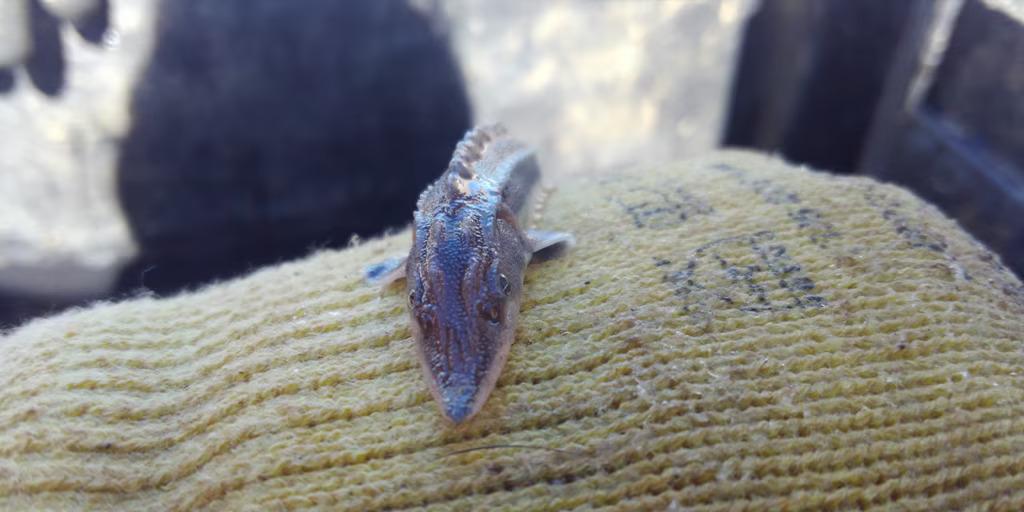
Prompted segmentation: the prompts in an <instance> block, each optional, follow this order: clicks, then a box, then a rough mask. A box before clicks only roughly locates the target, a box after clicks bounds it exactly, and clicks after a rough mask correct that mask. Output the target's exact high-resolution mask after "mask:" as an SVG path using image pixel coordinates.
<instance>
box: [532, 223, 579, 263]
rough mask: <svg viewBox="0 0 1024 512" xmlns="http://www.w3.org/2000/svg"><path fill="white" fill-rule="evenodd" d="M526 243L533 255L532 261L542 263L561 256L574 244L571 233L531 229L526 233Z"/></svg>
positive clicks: (574, 240) (574, 239)
mask: <svg viewBox="0 0 1024 512" xmlns="http://www.w3.org/2000/svg"><path fill="white" fill-rule="evenodd" d="M526 241H527V243H528V244H529V246H530V252H532V253H533V257H532V260H533V261H544V260H549V259H551V258H557V257H558V256H561V255H562V253H563V252H565V251H566V250H568V249H569V248H571V247H572V246H573V245H575V244H576V238H574V237H573V236H572V234H571V233H562V232H558V231H544V230H540V229H531V230H528V231H527V232H526Z"/></svg>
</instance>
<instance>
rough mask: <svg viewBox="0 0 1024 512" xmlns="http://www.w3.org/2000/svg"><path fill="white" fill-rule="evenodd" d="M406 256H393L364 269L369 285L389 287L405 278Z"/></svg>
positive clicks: (364, 275)
mask: <svg viewBox="0 0 1024 512" xmlns="http://www.w3.org/2000/svg"><path fill="white" fill-rule="evenodd" d="M405 259H406V256H393V257H391V258H388V259H386V260H384V261H381V262H377V263H374V264H372V265H368V266H367V267H366V268H365V269H363V277H364V278H365V279H366V282H367V283H370V284H379V285H381V286H387V285H389V284H391V283H393V282H395V281H398V280H400V279H404V278H405Z"/></svg>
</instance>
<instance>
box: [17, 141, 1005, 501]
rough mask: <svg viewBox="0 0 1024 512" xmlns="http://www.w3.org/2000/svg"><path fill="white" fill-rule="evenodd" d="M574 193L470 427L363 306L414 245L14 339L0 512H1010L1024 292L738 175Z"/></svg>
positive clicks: (968, 244) (391, 325)
mask: <svg viewBox="0 0 1024 512" xmlns="http://www.w3.org/2000/svg"><path fill="white" fill-rule="evenodd" d="M576 179H577V180H578V181H575V182H570V183H563V184H561V185H560V187H559V189H558V190H557V191H556V192H555V193H554V194H552V195H551V197H550V199H549V201H548V205H547V207H546V209H545V211H544V214H543V217H542V219H541V221H540V222H539V225H540V227H543V228H549V229H558V230H569V231H572V232H573V233H575V234H576V237H577V240H578V245H577V247H576V248H575V249H574V250H573V251H572V252H571V253H570V254H568V255H567V256H566V257H564V258H562V259H558V260H552V261H548V262H544V263H540V264H536V265H533V266H531V268H530V269H529V271H528V272H527V277H526V292H525V299H524V304H523V307H522V314H521V323H520V326H519V328H518V330H517V333H516V342H515V344H514V345H513V347H512V352H511V355H510V358H509V361H508V365H507V367H506V369H505V372H504V374H503V376H502V378H501V380H500V381H499V383H498V387H497V389H496V390H495V392H494V394H493V395H492V397H491V399H490V400H489V401H488V403H487V404H486V405H485V407H484V409H483V411H482V412H481V413H480V415H479V416H478V417H477V418H476V419H474V420H473V421H471V422H470V423H469V424H468V425H465V426H463V427H460V428H453V427H451V426H450V425H448V424H447V423H446V422H445V420H444V419H443V417H442V415H441V413H440V412H439V411H438V409H437V407H436V405H435V404H434V402H433V400H432V399H431V397H430V394H429V393H428V391H427V387H426V384H425V383H424V382H423V379H422V376H421V374H420V369H419V366H418V362H417V360H416V355H415V348H414V346H413V344H412V341H411V338H410V333H409V329H408V326H407V325H406V322H407V319H406V314H405V310H404V308H405V304H404V293H403V292H402V291H401V290H400V289H397V288H396V289H390V290H386V291H383V292H381V291H380V290H378V289H376V288H372V287H368V286H366V285H364V284H363V283H362V281H361V275H360V273H361V270H362V268H363V266H364V265H366V264H367V263H369V262H371V261H373V260H379V259H381V258H384V257H387V256H390V255H392V254H394V253H397V252H401V251H403V250H405V249H407V247H408V245H407V244H408V243H409V239H410V236H409V234H408V232H403V233H399V234H397V235H395V236H391V237H387V238H385V239H382V240H373V241H369V242H365V243H363V244H360V245H358V246H356V247H353V248H351V249H348V250H345V251H328V252H320V253H317V254H315V255H313V256H310V257H309V258H306V259H304V260H302V261H298V262H294V263H288V264H284V265H280V266H278V267H274V268H268V269H265V270H261V271H259V272H256V273H254V274H253V275H251V276H249V277H246V278H244V279H239V280H235V281H231V282H226V283H222V284H218V285H215V286H211V287H208V288H205V289H203V290H200V291H197V292H195V293H189V294H184V295H181V296H177V297H174V298H170V299H159V300H157V299H152V298H139V299H135V300H130V301H127V302H122V303H118V304H101V305H96V306H94V307H91V308H89V309H85V310H79V311H74V312H70V313H66V314H62V315H60V316H57V317H54V318H50V319H45V320H40V321H35V322H33V323H31V324H29V325H26V326H24V327H23V328H20V329H18V330H16V331H14V332H12V333H8V334H7V335H6V336H5V337H4V338H3V339H0V508H4V509H10V510H30V509H31V510H40V509H57V510H64V509H115V510H148V509H152V510H194V509H204V508H205V509H214V510H221V509H253V510H273V509H280V508H309V507H319V508H323V509H332V510H333V509H348V510H401V509H408V508H416V507H428V508H432V509H452V510H484V509H492V508H499V507H504V508H508V509H540V510H543V509H572V508H608V509H616V510H618V509H621V510H647V509H694V510H843V509H862V508H864V509H872V508H879V509H898V510H951V509H972V508H974V509H984V510H1024V343H1022V342H1024V339H1022V338H1024V334H1022V333H1024V320H1022V318H1024V289H1022V286H1021V283H1020V281H1018V280H1017V279H1016V278H1015V277H1014V276H1012V275H1011V274H1010V273H1009V272H1008V271H1007V270H1005V269H1004V268H1003V267H1002V266H1001V265H1000V263H999V261H998V259H997V258H995V257H994V256H993V255H992V254H990V253H989V252H988V251H987V250H986V249H984V248H983V247H981V246H980V245H978V244H977V243H976V242H975V241H973V240H972V239H971V238H970V237H969V236H968V235H966V234H965V233H963V232H962V231H961V230H960V229H959V228H958V227H957V226H956V224H955V223H953V222H952V221H950V220H948V219H946V218H945V217H943V216H942V215H940V214H939V213H938V212H937V211H936V210H935V209H934V208H932V207H930V206H928V205H926V204H924V203H923V202H922V201H920V200H918V199H916V198H915V197H913V196H912V195H911V194H909V193H907V192H905V191H903V190H900V189H897V188H894V187H890V186H885V185H879V184H877V183H875V182H872V181H869V180H866V179H859V178H857V179H851V178H837V177H831V176H828V175H825V174H819V173H812V172H808V171H805V170H800V169H796V168H793V167H790V166H787V165H785V164H783V163H780V162H778V161H776V160H771V159H768V158H764V157H761V156H758V155H752V154H746V153H733V152H723V153H715V154H712V155H709V156H708V157H706V158H703V159H699V160H693V161H687V162H680V163H675V164H668V165H661V166H656V167H652V166H641V167H638V168H636V169H633V170H632V171H624V172H621V173H617V174H611V175H607V176H604V177H600V178H576ZM471 448H481V449H476V450H470V451H465V450H467V449H471Z"/></svg>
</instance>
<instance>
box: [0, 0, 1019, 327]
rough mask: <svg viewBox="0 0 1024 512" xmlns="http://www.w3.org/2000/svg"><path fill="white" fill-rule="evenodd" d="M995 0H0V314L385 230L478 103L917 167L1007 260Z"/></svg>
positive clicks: (858, 168)
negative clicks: (515, 0)
mask: <svg viewBox="0 0 1024 512" xmlns="http://www.w3.org/2000/svg"><path fill="white" fill-rule="evenodd" d="M1022 21H1024V14H1022V12H1021V6H1020V4H1019V3H1016V2H1013V1H1012V0H1003V1H996V0H900V1H891V0H858V1H855V2H852V1H847V0H761V1H757V0H721V1H712V0H679V1H673V0H661V1H658V0H615V1H612V0H608V1H588V0H556V1H540V0H530V1H521V2H520V1H517V2H493V1H487V0H359V1H355V0H353V1H345V2H338V1H334V0H302V1H292V2H289V1H282V0H218V1H215V2H213V1H201V0H0V141H2V142H0V328H6V327H11V326H14V325H18V324H20V323H22V322H24V321H25V320H27V319H30V318H32V317H35V316H39V315H45V314H50V313H53V312H57V311H60V310H62V309H64V308H67V307H72V306H75V305H81V304H86V303H88V302H91V301H95V300H100V299H110V300H117V299H121V298H125V297H130V296H137V295H140V294H155V295H168V294H173V293H176V292H179V291H181V290H187V289H195V288H197V287H200V286H203V285H204V284H207V283H210V282H214V281H217V280H223V279H227V278H231V277H234V276H237V275H241V274H244V273H246V272H249V271H251V270H253V269H255V268H258V267H260V266H263V265H267V264H273V263H276V262H281V261H286V260H289V259H294V258H297V257H301V256H303V255H305V254H308V253H309V252H311V251H313V250H316V249H319V248H337V247H344V246H346V245H347V244H348V243H349V241H350V240H351V239H352V237H353V236H360V237H368V236H373V235H377V234H381V233H382V232H384V231H385V230H387V229H396V228H401V227H402V226H403V225H405V224H406V223H407V222H408V221H409V219H410V218H411V211H412V209H413V207H414V203H415V199H416V197H417V195H418V194H419V191H420V190H422V188H423V187H424V186H425V185H426V184H427V183H429V182H430V181H432V180H433V179H434V178H435V177H436V176H437V175H438V174H439V173H440V172H441V170H443V169H444V167H445V165H446V163H447V161H448V158H449V157H450V155H451V150H452V148H453V146H454V143H455V142H456V141H457V140H458V139H459V138H460V137H461V136H462V134H463V132H464V131H465V130H466V129H468V128H469V127H470V126H471V125H472V124H474V123H475V122H493V121H499V120H500V121H502V122H504V123H505V124H507V125H508V126H509V128H510V130H511V131H513V132H514V133H515V134H517V135H518V136H520V137H522V138H524V139H526V140H527V141H528V142H529V143H531V144H533V145H534V146H535V147H536V148H537V149H538V152H539V157H540V160H541V164H542V166H543V167H544V169H545V172H546V173H548V174H549V175H554V176H556V177H557V176H559V175H561V176H565V175H569V174H588V173H593V172H597V171H600V170H606V169H612V168H618V167H624V166H629V165H632V164H636V163H641V162H643V163H657V162H662V161H667V160H673V159H678V158H685V157H688V156H693V155H696V154H699V153H703V152H707V151H710V150H713V149H714V148H716V147H721V146H735V147H745V148H753V149H757V150H762V151H766V152H771V153H778V154H780V155H781V156H783V157H784V158H786V159H787V160H790V161H793V162H797V163H803V164H806V165H809V166H813V167H816V168H820V169H826V170H830V171H832V172H836V173H842V174H862V175H869V176H874V177H876V178H879V179H882V180H884V181H888V182H895V183H899V184H902V185H905V186H908V187H909V188H911V189H913V190H914V191H915V192H916V193H917V194H919V195H921V196H923V197H925V198H926V199H928V200H930V201H932V202H934V203H935V204H937V205H939V206H940V207H941V208H942V209H943V210H944V211H945V212H946V213H947V214H949V215H950V216H952V217H954V218H956V219H957V220H958V221H959V222H960V223H961V224H962V225H963V226H964V227H965V228H966V229H968V230H969V231H970V232H972V233H973V234H974V236H975V237H977V238H978V239H980V240H982V241H983V242H985V243H986V244H987V245H989V246H990V247H992V248H993V249H994V250H995V251H996V252H998V253H999V254H1000V255H1001V257H1002V258H1003V261H1004V262H1006V263H1007V265H1008V266H1010V267H1011V268H1012V269H1014V270H1015V271H1016V272H1017V274H1018V275H1021V273H1022V272H1024V25H1022Z"/></svg>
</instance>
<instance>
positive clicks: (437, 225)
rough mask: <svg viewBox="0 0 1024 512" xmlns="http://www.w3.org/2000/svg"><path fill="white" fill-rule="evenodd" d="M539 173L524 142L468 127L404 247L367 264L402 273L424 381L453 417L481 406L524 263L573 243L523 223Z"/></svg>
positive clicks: (506, 344) (425, 196)
mask: <svg viewBox="0 0 1024 512" xmlns="http://www.w3.org/2000/svg"><path fill="white" fill-rule="evenodd" d="M539 180H540V169H539V168H538V166H537V161H536V159H535V158H534V156H533V151H532V150H531V149H529V148H528V147H526V146H525V145H524V144H523V143H522V142H520V141H518V140H515V139H513V138H510V137H509V136H508V135H507V134H506V132H505V129H504V128H503V127H502V126H501V125H493V126H482V127H477V128H474V129H473V130H471V131H469V132H468V133H466V136H465V137H463V139H462V140H461V141H460V142H459V143H458V145H457V146H456V147H455V154H454V155H453V156H452V160H451V163H450V164H448V169H447V170H446V171H445V172H444V174H442V175H441V177H440V178H438V179H437V181H435V182H434V183H433V184H432V185H430V186H429V187H427V189H426V190H424V191H423V193H422V194H420V198H419V201H418V203H417V204H416V213H415V214H414V216H413V223H414V228H415V229H414V231H413V239H412V249H411V250H410V251H409V255H408V256H407V257H399V258H392V259H390V260H388V261H386V262H383V263H380V264H377V265H373V266H371V267H369V268H368V269H367V271H366V275H367V278H368V279H369V280H371V281H373V282H380V283H383V284H387V283H390V282H392V281H394V280H396V279H401V278H403V277H404V278H405V279H406V289H407V292H408V300H409V316H410V319H411V324H412V332H413V336H414V337H415V339H416V344H417V346H418V352H419V355H420V362H421V364H422V367H423V372H424V375H425V377H426V379H427V384H428V385H429V386H430V392H431V394H433V395H434V399H435V400H437V403H438V404H439V405H440V406H441V409H442V410H443V411H444V414H445V415H446V416H447V417H448V418H449V419H451V421H453V422H455V423H457V424H458V423H462V422H464V421H466V420H468V419H469V418H471V417H473V415H475V414H476V413H477V412H478V411H479V410H480V407H481V406H483V404H484V402H485V401H486V400H487V397H488V396H489V395H490V394H491V391H492V390H493V389H494V384H495V383H496V382H497V380H498V376H499V375H500V374H501V370H502V368H503V367H504V366H505V360H506V359H507V358H508V352H509V348H510V347H511V345H512V339H513V337H514V333H515V326H516V320H517V318H518V315H519V303H520V300H521V298H522V289H523V273H524V272H525V270H526V265H527V264H528V263H529V262H530V260H531V259H536V258H539V257H541V256H544V257H547V256H550V255H554V254H557V253H559V252H561V249H563V248H565V247H567V246H569V245H571V244H572V243H573V237H572V235H569V234H567V233H555V232H550V231H538V230H527V229H524V227H525V226H526V225H527V222H528V217H529V215H530V213H531V210H532V208H531V205H530V202H531V201H530V195H531V193H532V192H534V191H535V190H536V189H539V186H538V182H539Z"/></svg>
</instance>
